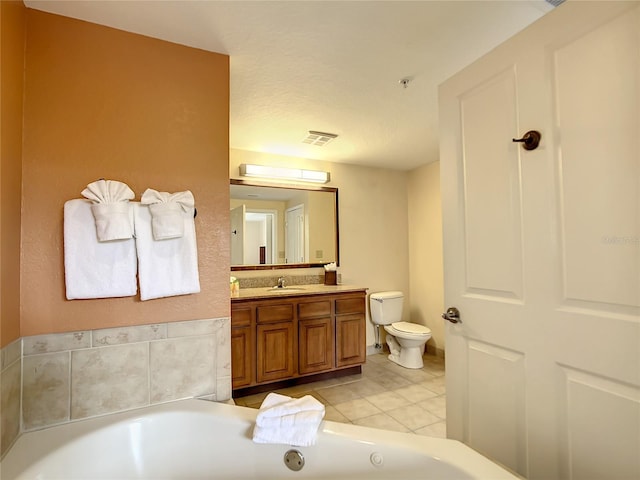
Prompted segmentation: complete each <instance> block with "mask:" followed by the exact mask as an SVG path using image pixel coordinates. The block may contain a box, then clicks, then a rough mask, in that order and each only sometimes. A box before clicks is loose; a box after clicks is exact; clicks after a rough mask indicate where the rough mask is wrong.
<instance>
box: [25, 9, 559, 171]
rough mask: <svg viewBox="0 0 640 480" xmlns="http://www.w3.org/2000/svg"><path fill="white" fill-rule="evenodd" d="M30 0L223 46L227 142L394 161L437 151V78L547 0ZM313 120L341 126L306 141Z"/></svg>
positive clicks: (187, 41) (355, 160) (401, 163)
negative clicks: (322, 139) (327, 137)
mask: <svg viewBox="0 0 640 480" xmlns="http://www.w3.org/2000/svg"><path fill="white" fill-rule="evenodd" d="M25 4H26V5H27V6H28V7H30V8H35V9H38V10H44V11H48V12H51V13H57V14H60V15H65V16H69V17H73V18H78V19H82V20H86V21H90V22H94V23H98V24H102V25H107V26H111V27H115V28H118V29H121V30H127V31H130V32H135V33H139V34H142V35H147V36H150V37H155V38H161V39H164V40H168V41H171V42H176V43H180V44H183V45H188V46H192V47H196V48H201V49H205V50H210V51H214V52H219V53H225V54H228V55H230V59H231V60H230V63H231V98H230V101H231V111H230V116H231V118H230V122H231V124H230V145H231V147H232V148H238V149H245V150H252V151H259V152H267V153H276V154H281V155H291V156H297V157H303V158H311V159H317V160H327V161H333V162H345V163H352V164H358V165H368V166H382V167H389V168H395V169H412V168H415V167H417V166H419V165H422V164H426V163H429V162H432V161H434V160H437V158H438V118H437V117H438V106H437V87H438V85H439V84H440V83H442V82H443V81H444V80H446V79H447V78H448V77H449V76H451V75H452V74H454V73H455V72H457V71H458V70H460V69H461V68H463V67H464V66H466V65H468V64H469V63H471V62H472V61H473V60H475V59H476V58H479V57H480V56H481V55H483V54H484V53H486V52H488V51H489V50H491V49H492V48H494V47H495V46H497V45H498V44H500V43H502V42H503V41H504V40H506V39H507V38H509V37H510V36H512V35H513V34H515V33H516V32H518V31H520V30H522V29H523V28H524V27H526V26H527V25H529V24H530V23H532V22H533V21H535V20H536V19H538V18H539V17H541V16H542V15H544V14H545V13H546V12H548V11H549V10H551V9H552V7H551V6H550V5H549V4H548V3H546V2H545V1H544V0H510V1H493V0H476V1H452V0H449V1H409V2H403V1H354V2H351V1H284V2H280V1H258V2H249V1H238V0H236V1H204V0H200V1H184V0H183V1H123V0H121V1H99V0H89V1H82V0H74V1H57V0H47V1H39V0H27V1H25ZM403 78H408V79H409V80H410V81H409V83H408V85H407V87H406V88H403V86H402V84H401V83H400V80H401V79H403ZM309 130H319V131H324V132H331V133H335V134H338V135H339V136H338V138H337V139H335V140H333V141H331V142H330V143H329V144H327V145H326V146H323V147H317V146H313V145H306V144H303V143H302V139H303V137H305V136H306V134H307V132H308V131H309Z"/></svg>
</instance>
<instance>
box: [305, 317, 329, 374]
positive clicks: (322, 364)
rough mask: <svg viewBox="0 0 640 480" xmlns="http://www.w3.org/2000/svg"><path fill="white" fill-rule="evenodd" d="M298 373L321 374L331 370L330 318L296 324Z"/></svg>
mask: <svg viewBox="0 0 640 480" xmlns="http://www.w3.org/2000/svg"><path fill="white" fill-rule="evenodd" d="M298 345H299V347H298V372H299V373H300V374H302V375H303V374H306V373H315V372H322V371H324V370H331V369H332V368H333V357H334V333H333V324H332V322H331V317H326V318H314V319H310V320H300V321H299V323H298Z"/></svg>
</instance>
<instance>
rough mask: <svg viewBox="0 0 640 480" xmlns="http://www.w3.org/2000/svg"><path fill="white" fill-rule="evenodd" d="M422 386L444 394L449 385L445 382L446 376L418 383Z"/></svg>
mask: <svg viewBox="0 0 640 480" xmlns="http://www.w3.org/2000/svg"><path fill="white" fill-rule="evenodd" d="M418 385H420V386H421V387H424V388H426V389H427V390H431V391H432V392H435V393H437V394H438V395H443V394H444V393H446V392H447V387H446V385H445V383H444V377H438V378H434V379H432V380H427V381H425V382H420V383H418Z"/></svg>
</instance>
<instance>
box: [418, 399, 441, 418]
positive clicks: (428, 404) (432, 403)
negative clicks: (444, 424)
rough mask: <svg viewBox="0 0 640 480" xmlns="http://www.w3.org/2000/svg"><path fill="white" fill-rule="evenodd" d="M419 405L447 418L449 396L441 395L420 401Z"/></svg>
mask: <svg viewBox="0 0 640 480" xmlns="http://www.w3.org/2000/svg"><path fill="white" fill-rule="evenodd" d="M418 405H419V406H420V407H422V408H424V409H425V410H428V411H430V412H431V413H433V414H434V415H437V416H438V417H440V418H447V396H446V395H439V396H437V397H433V398H429V399H428V400H424V401H422V402H419V403H418Z"/></svg>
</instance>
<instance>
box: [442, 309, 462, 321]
mask: <svg viewBox="0 0 640 480" xmlns="http://www.w3.org/2000/svg"><path fill="white" fill-rule="evenodd" d="M442 318H444V319H445V320H447V321H449V322H451V323H462V321H461V320H460V311H459V310H458V309H457V308H456V307H449V308H447V311H446V312H444V313H443V314H442Z"/></svg>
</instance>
